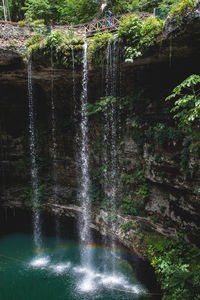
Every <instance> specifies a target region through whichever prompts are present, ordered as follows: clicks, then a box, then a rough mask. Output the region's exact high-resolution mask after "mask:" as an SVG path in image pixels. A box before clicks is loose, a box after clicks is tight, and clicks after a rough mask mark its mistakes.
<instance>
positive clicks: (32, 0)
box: [23, 0, 52, 24]
mask: <svg viewBox="0 0 200 300" xmlns="http://www.w3.org/2000/svg"><path fill="white" fill-rule="evenodd" d="M23 9H24V10H25V11H26V12H25V17H26V19H27V20H28V21H30V22H31V21H33V20H36V19H43V20H44V21H45V23H46V24H47V23H49V22H50V20H51V17H52V11H51V5H50V3H49V1H48V0H26V1H25V7H24V8H23Z"/></svg>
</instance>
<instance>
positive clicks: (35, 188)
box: [28, 60, 41, 249]
mask: <svg viewBox="0 0 200 300" xmlns="http://www.w3.org/2000/svg"><path fill="white" fill-rule="evenodd" d="M28 100H29V134H30V144H29V146H30V154H31V182H32V205H33V237H34V243H35V246H36V248H37V249H40V248H41V224H40V211H39V181H38V165H37V160H36V158H37V149H36V133H35V112H34V102H33V85H32V61H31V60H30V61H29V63H28Z"/></svg>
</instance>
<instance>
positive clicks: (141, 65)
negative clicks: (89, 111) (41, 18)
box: [0, 33, 200, 240]
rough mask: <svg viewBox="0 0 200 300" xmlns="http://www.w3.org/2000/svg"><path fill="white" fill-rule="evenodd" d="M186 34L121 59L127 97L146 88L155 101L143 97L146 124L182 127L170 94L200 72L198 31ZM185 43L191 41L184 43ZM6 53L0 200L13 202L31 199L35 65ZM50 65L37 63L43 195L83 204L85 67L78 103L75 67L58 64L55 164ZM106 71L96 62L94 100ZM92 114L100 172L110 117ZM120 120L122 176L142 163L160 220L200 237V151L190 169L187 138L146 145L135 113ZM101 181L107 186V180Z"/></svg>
mask: <svg viewBox="0 0 200 300" xmlns="http://www.w3.org/2000/svg"><path fill="white" fill-rule="evenodd" d="M187 36H188V33H187ZM183 40H184V38H183V37H182V39H181V41H182V44H181V43H180V40H179V42H178V41H176V42H174V43H172V45H171V41H170V40H169V41H168V42H165V43H163V47H160V46H159V47H156V48H155V49H154V50H151V51H152V52H151V53H150V54H147V55H146V56H145V57H143V58H141V59H138V60H136V62H135V63H133V64H125V63H123V62H120V63H119V65H118V76H117V78H118V82H117V87H118V93H120V96H129V97H132V95H136V94H138V93H140V92H142V95H143V97H146V98H148V100H149V102H148V104H144V103H143V102H142V101H141V103H139V102H137V107H136V114H138V116H139V117H140V119H141V120H142V122H143V126H141V128H140V130H141V131H143V130H146V129H147V128H151V127H153V126H156V124H158V123H163V124H165V126H166V127H167V126H172V127H173V126H174V121H173V120H172V116H171V114H170V113H169V109H168V110H167V109H166V104H165V102H164V99H165V97H166V96H168V95H169V93H170V92H171V90H172V89H173V88H174V87H175V86H176V85H177V84H179V83H180V82H181V81H182V80H183V79H185V78H186V77H187V76H189V75H191V74H198V72H199V70H200V61H199V59H198V54H199V45H198V43H196V44H195V47H194V43H192V44H191V47H189V46H190V44H189V43H190V41H191V37H190V36H189V38H188V39H187V38H186V37H185V40H184V41H185V43H183ZM180 44H181V45H183V46H181V47H180ZM179 47H180V48H179ZM184 48H185V49H186V50H185V52H184V51H183V49H184ZM188 49H189V50H188ZM180 54H181V55H180ZM0 56H1V60H0V70H1V75H0V90H1V97H0V107H1V109H0V146H1V149H0V203H1V204H2V205H9V203H11V202H13V201H16V200H17V201H19V202H23V203H24V204H25V205H30V199H29V198H30V171H29V170H30V157H29V129H28V128H29V117H28V92H27V66H26V65H25V64H24V63H23V62H22V59H21V58H20V57H19V55H17V54H16V53H13V52H9V51H7V52H5V50H4V51H2V52H1V54H0ZM46 65H48V64H47V63H45V67H44V66H42V65H37V64H34V65H33V74H32V76H33V93H34V94H33V98H34V103H35V108H34V109H35V112H36V117H35V125H36V128H37V148H38V162H39V166H40V167H39V173H40V177H41V178H40V184H41V185H43V190H44V191H43V192H44V195H43V196H44V197H43V198H44V199H43V201H44V202H45V201H51V202H55V201H56V202H58V203H61V204H69V203H76V202H77V196H78V188H79V170H80V165H79V160H78V158H77V153H78V151H79V133H80V132H79V131H80V128H79V123H80V113H79V108H80V95H81V91H82V82H81V80H82V70H81V69H78V70H76V72H75V87H76V88H75V90H76V102H75V103H74V101H73V93H72V91H73V80H72V75H73V74H72V70H66V69H55V70H54V72H53V86H54V89H53V97H54V102H55V120H56V161H55V162H54V163H53V161H52V110H51V101H52V98H51V91H52V90H51V87H52V77H51V76H52V74H51V66H49V68H47V67H46ZM105 74H106V68H105V66H104V67H102V68H98V67H96V66H90V70H89V81H88V100H89V102H90V103H94V102H95V101H97V100H98V99H99V98H100V97H102V96H105ZM133 101H134V100H133ZM133 104H134V103H133ZM89 121H90V124H91V125H90V149H91V153H90V154H91V156H90V158H91V162H90V163H91V164H90V167H91V176H93V173H94V170H96V169H98V168H100V167H101V166H102V162H103V151H102V149H103V143H102V134H103V126H104V125H103V118H102V116H91V117H90V118H89ZM117 121H119V127H120V130H119V131H118V137H117V138H118V141H117V142H118V144H119V145H120V146H119V147H118V150H117V152H118V163H119V170H120V172H119V173H120V174H119V177H121V176H122V174H126V173H127V174H132V173H134V172H135V171H136V170H137V168H138V166H139V165H140V166H141V165H142V166H143V167H144V169H145V179H146V181H147V182H148V187H149V195H148V200H147V201H146V203H145V211H146V213H147V214H148V215H156V217H157V219H156V222H160V223H161V224H162V225H165V226H168V227H172V228H176V230H183V231H185V232H186V233H188V236H190V238H191V239H194V240H195V237H196V236H198V233H199V227H200V221H199V211H200V204H199V195H198V193H197V189H196V186H197V184H198V182H199V173H198V172H197V170H196V169H195V167H194V166H196V165H198V156H196V157H195V156H194V155H193V154H192V153H189V168H190V169H191V172H190V175H186V174H185V172H184V170H183V169H182V167H181V161H180V155H181V150H182V147H183V145H182V144H181V143H180V142H179V143H177V142H176V140H174V141H172V140H170V141H165V142H164V143H163V144H159V143H155V142H154V141H152V140H151V141H149V143H148V142H147V141H146V140H145V142H144V143H143V144H141V145H140V147H138V142H137V139H136V137H135V136H134V133H132V132H131V130H132V129H131V127H130V126H129V125H130V123H131V122H132V120H131V117H130V115H129V113H128V112H127V111H122V112H120V113H119V115H118V120H117ZM122 141H123V143H121V142H122ZM148 144H154V152H153V153H149V152H148V151H147V146H148ZM141 148H142V149H141ZM158 156H159V158H160V159H159V160H158V159H157V158H158ZM192 170H193V171H192ZM53 172H54V174H53ZM98 186H99V187H100V188H101V185H100V184H99V185H98ZM27 187H29V190H27ZM55 187H56V188H55ZM123 189H124V187H123V183H122V185H120V187H119V193H118V198H120V197H122V196H123V192H124V190H123ZM132 192H133V193H134V191H130V197H131V193H132ZM27 199H28V200H27ZM118 201H120V199H118ZM166 224H167V225H166ZM191 231H192V234H190V233H191Z"/></svg>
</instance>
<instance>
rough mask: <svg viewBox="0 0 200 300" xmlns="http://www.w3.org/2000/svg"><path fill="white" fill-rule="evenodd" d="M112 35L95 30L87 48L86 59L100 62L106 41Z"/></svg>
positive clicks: (103, 57)
mask: <svg viewBox="0 0 200 300" xmlns="http://www.w3.org/2000/svg"><path fill="white" fill-rule="evenodd" d="M112 37H113V34H112V33H110V32H108V31H106V32H103V33H101V32H97V33H96V34H95V36H94V38H93V40H92V42H91V43H90V45H89V48H88V59H89V61H90V62H95V63H97V64H102V63H103V60H104V59H105V57H106V54H105V50H106V47H107V43H108V41H109V40H110V39H111V38H112Z"/></svg>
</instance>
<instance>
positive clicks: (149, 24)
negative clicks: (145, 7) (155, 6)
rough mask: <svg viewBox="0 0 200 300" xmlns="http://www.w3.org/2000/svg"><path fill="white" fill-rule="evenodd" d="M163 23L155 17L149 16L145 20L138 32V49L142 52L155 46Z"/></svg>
mask: <svg viewBox="0 0 200 300" xmlns="http://www.w3.org/2000/svg"><path fill="white" fill-rule="evenodd" d="M163 26H164V22H163V21H159V20H157V19H156V18H155V17H153V16H151V17H149V18H147V19H146V20H145V22H144V24H143V26H142V28H141V30H140V34H141V39H140V48H141V49H142V50H145V49H147V48H148V47H151V46H153V45H154V44H155V42H156V38H157V36H158V35H159V34H160V32H161V30H162V29H163Z"/></svg>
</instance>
